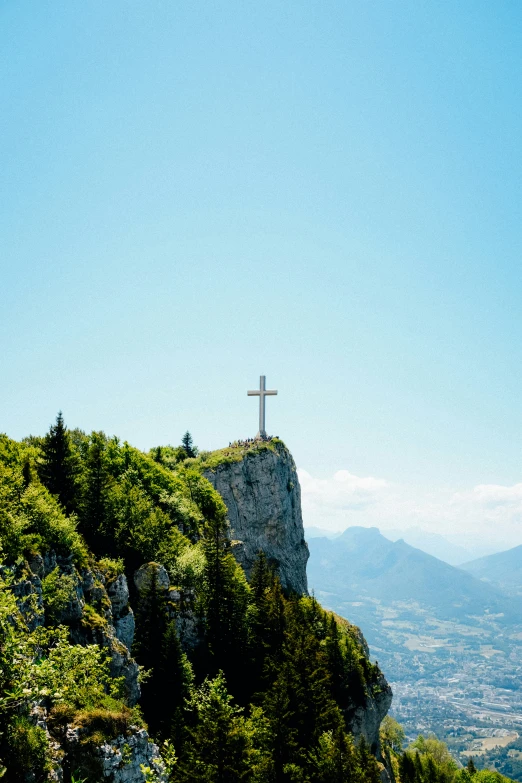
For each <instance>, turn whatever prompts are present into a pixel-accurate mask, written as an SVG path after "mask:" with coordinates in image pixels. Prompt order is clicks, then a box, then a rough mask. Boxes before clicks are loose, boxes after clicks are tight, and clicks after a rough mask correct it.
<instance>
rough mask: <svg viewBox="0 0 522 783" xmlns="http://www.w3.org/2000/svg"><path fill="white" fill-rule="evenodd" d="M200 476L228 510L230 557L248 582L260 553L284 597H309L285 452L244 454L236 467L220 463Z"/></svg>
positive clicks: (295, 493)
mask: <svg viewBox="0 0 522 783" xmlns="http://www.w3.org/2000/svg"><path fill="white" fill-rule="evenodd" d="M204 475H205V476H206V478H207V479H208V480H209V481H210V482H211V484H212V485H213V486H214V487H215V488H216V489H217V491H218V492H219V494H220V495H221V497H222V498H223V500H224V501H225V504H226V506H227V508H228V518H229V520H230V527H231V530H232V538H233V539H234V540H235V541H238V542H239V543H237V544H236V545H235V546H234V549H233V551H234V555H235V556H236V558H237V560H238V561H239V563H241V565H242V566H243V568H244V569H245V572H246V575H247V577H248V578H250V573H251V570H252V566H253V564H254V561H255V559H256V557H257V555H258V553H259V551H260V550H261V551H263V552H264V553H265V555H266V557H267V558H268V560H269V562H270V563H272V564H273V565H274V566H275V568H276V570H277V573H278V574H279V578H280V579H281V584H282V585H283V587H284V588H285V590H287V591H293V592H295V593H299V594H306V593H307V592H308V585H307V580H306V562H307V560H308V556H309V555H308V546H307V544H306V542H305V539H304V530H303V519H302V516H301V490H300V486H299V479H298V478H297V472H296V469H295V463H294V460H293V459H292V455H291V454H290V452H289V451H288V449H287V448H286V447H285V446H284V445H283V444H282V443H277V444H274V447H273V450H272V449H268V448H267V449H262V450H256V449H252V450H251V451H247V452H246V454H245V456H244V457H243V459H242V460H241V461H239V462H232V463H224V464H222V465H219V466H218V467H217V468H216V469H215V470H207V471H205V473H204Z"/></svg>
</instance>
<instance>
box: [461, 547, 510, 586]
mask: <svg viewBox="0 0 522 783" xmlns="http://www.w3.org/2000/svg"><path fill="white" fill-rule="evenodd" d="M460 567H461V568H463V569H464V570H465V571H467V572H468V573H470V574H472V575H473V576H475V577H477V578H478V579H483V580H485V581H487V582H489V583H491V584H492V585H495V586H497V587H500V588H501V589H502V590H503V591H504V592H508V593H510V594H512V595H522V545H520V546H516V547H513V549H508V550H507V551H506V552H497V553H496V554H494V555H488V556H487V557H481V558H479V559H478V560H472V561H471V562H469V563H464V564H463V565H461V566H460Z"/></svg>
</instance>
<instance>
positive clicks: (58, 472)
mask: <svg viewBox="0 0 522 783" xmlns="http://www.w3.org/2000/svg"><path fill="white" fill-rule="evenodd" d="M42 449H43V458H44V459H43V465H42V466H41V476H40V477H41V479H42V481H43V483H44V484H45V486H46V487H47V489H48V490H49V492H51V494H53V495H56V497H57V498H58V500H59V501H60V503H61V505H62V506H63V507H64V509H65V511H66V512H67V513H68V514H70V513H72V512H73V511H75V509H76V495H77V490H78V481H77V479H78V460H77V457H76V454H75V453H74V451H73V447H72V444H71V439H70V436H69V432H68V430H67V427H66V426H65V423H64V420H63V415H62V412H61V411H59V413H58V416H57V417H56V424H54V425H52V426H51V427H50V429H49V432H48V433H47V435H46V436H45V438H44V442H43V447H42Z"/></svg>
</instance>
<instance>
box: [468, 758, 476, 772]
mask: <svg viewBox="0 0 522 783" xmlns="http://www.w3.org/2000/svg"><path fill="white" fill-rule="evenodd" d="M466 769H467V770H468V772H469V774H470V775H474V774H475V772H476V771H477V768H476V766H475V764H474V763H473V759H472V758H471V756H470V757H469V759H468V763H467V765H466Z"/></svg>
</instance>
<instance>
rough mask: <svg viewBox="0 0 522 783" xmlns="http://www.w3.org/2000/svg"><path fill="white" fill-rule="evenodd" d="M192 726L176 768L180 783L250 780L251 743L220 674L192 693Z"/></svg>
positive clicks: (241, 713)
mask: <svg viewBox="0 0 522 783" xmlns="http://www.w3.org/2000/svg"><path fill="white" fill-rule="evenodd" d="M189 709H190V711H191V713H192V725H191V726H190V727H189V728H188V735H189V739H188V741H187V743H186V745H185V752H184V754H183V758H182V760H181V763H180V765H179V771H178V776H177V779H178V780H179V781H183V783H236V781H242V780H248V779H251V778H250V763H249V762H250V759H249V756H250V752H251V740H250V736H249V732H248V728H247V723H246V721H245V718H244V717H243V711H242V709H241V708H240V707H237V706H235V705H234V704H233V703H232V697H231V696H230V694H229V693H228V691H227V687H226V681H225V678H224V675H223V673H222V672H219V673H218V675H217V676H216V677H215V678H214V679H213V680H205V682H204V683H203V685H202V686H201V687H200V688H197V689H195V690H194V692H193V695H192V698H191V700H190V703H189Z"/></svg>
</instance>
